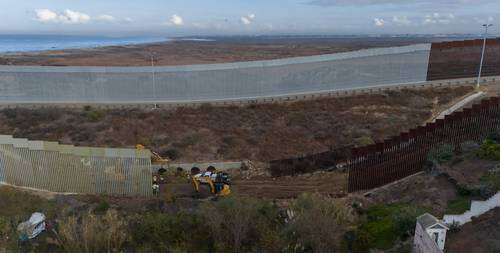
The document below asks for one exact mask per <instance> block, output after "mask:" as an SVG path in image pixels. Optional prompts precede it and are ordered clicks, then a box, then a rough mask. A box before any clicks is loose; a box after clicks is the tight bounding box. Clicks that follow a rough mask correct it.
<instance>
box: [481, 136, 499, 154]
mask: <svg viewBox="0 0 500 253" xmlns="http://www.w3.org/2000/svg"><path fill="white" fill-rule="evenodd" d="M478 156H479V157H480V158H482V159H487V160H495V161H498V160H500V133H499V132H496V133H493V134H491V135H490V136H489V137H488V138H487V139H486V140H485V141H484V142H483V144H482V145H481V148H480V149H479V151H478Z"/></svg>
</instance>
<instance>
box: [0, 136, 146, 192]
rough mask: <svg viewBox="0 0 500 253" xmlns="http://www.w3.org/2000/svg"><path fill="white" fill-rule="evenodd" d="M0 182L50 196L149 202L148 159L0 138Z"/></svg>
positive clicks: (142, 153)
mask: <svg viewBox="0 0 500 253" xmlns="http://www.w3.org/2000/svg"><path fill="white" fill-rule="evenodd" d="M0 181H1V182H5V183H8V184H12V185H16V186H22V187H30V188H36V189H41V190H47V191H53V192H64V193H87V194H110V195H125V196H150V195H151V193H152V192H151V153H150V152H149V150H135V149H109V148H90V147H74V146H72V145H61V144H58V143H56V142H42V141H29V140H27V139H16V138H12V136H8V135H0Z"/></svg>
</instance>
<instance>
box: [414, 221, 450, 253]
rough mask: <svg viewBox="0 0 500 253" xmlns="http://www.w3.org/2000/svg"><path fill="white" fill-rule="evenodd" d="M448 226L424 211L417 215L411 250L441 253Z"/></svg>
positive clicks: (422, 252) (416, 252)
mask: <svg viewBox="0 0 500 253" xmlns="http://www.w3.org/2000/svg"><path fill="white" fill-rule="evenodd" d="M448 229H449V228H448V227H447V226H446V225H445V224H444V223H442V222H441V221H439V220H438V219H437V218H436V217H434V216H432V215H430V214H428V213H425V214H423V215H421V216H419V217H417V225H416V227H415V237H414V240H413V250H414V252H415V253H442V252H443V250H444V245H445V242H446V231H448Z"/></svg>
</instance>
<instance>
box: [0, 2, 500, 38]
mask: <svg viewBox="0 0 500 253" xmlns="http://www.w3.org/2000/svg"><path fill="white" fill-rule="evenodd" d="M0 17H1V19H2V21H1V22H0V34H72V35H74V34H81V35H90V34H92V35H110V36H130V35H162V36H163V35H165V36H189V35H262V34H327V35H353V34H454V33H458V34H479V33H481V32H482V28H481V24H483V23H486V22H488V23H493V24H495V23H497V21H500V0H413V1H412V0H0ZM495 28H497V29H500V22H499V23H498V27H496V26H493V27H492V32H495V31H494V30H495ZM499 33H500V32H499Z"/></svg>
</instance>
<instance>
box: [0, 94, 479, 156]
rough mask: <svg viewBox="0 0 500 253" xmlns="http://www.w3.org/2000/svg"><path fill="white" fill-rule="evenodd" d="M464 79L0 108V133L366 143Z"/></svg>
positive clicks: (255, 146)
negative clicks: (293, 98)
mask: <svg viewBox="0 0 500 253" xmlns="http://www.w3.org/2000/svg"><path fill="white" fill-rule="evenodd" d="M471 91H472V88H471V87H456V88H442V89H425V90H403V91H391V92H388V93H384V94H377V95H364V96H353V97H343V98H328V99H318V100H314V101H299V102H293V103H286V104H260V105H251V106H246V107H235V106H233V107H213V106H209V105H203V106H201V107H199V108H176V109H165V110H146V109H142V110H140V109H110V110H101V109H95V108H86V109H62V108H59V109H57V108H39V109H22V108H17V109H3V110H0V133H2V134H11V135H14V136H15V137H20V138H29V139H32V140H46V141H59V142H61V143H64V144H73V145H79V146H101V147H135V145H136V144H138V143H140V144H144V145H145V146H146V147H148V148H150V149H152V150H154V151H157V152H159V153H160V154H162V155H164V156H166V157H171V158H173V159H176V160H177V161H188V162H195V161H213V160H242V159H250V160H255V161H264V162H266V161H269V160H273V159H281V158H288V157H294V156H300V155H305V154H311V153H317V152H322V151H325V150H328V149H329V148H330V147H340V146H345V145H351V144H355V145H365V144H367V142H372V141H377V140H382V139H384V138H387V137H389V136H392V135H396V134H399V133H400V132H401V131H405V130H408V129H409V128H413V127H416V126H418V125H420V124H423V123H425V122H426V121H427V120H428V119H430V118H431V117H432V116H433V115H435V114H437V113H438V112H440V111H441V110H443V109H444V108H447V107H449V106H450V104H452V103H453V102H455V101H457V100H459V99H460V98H462V97H463V96H465V95H466V94H468V93H469V92H471Z"/></svg>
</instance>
